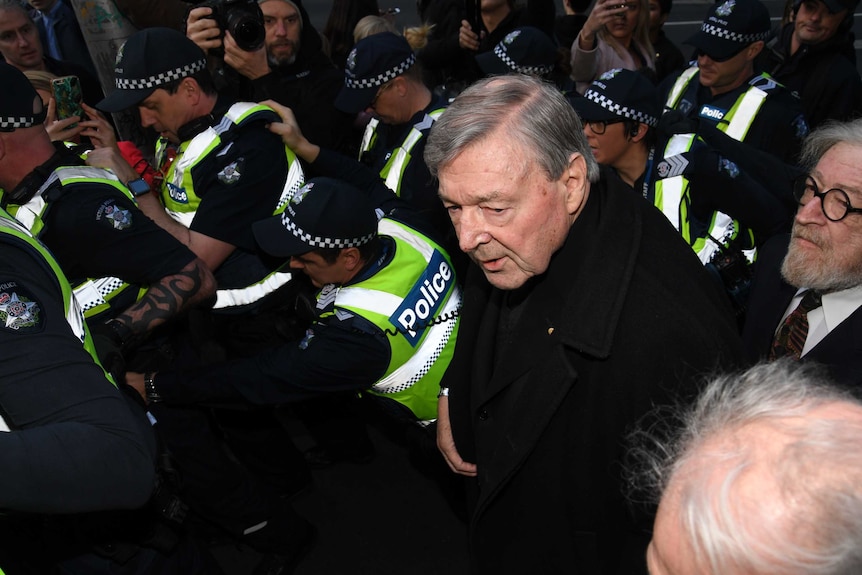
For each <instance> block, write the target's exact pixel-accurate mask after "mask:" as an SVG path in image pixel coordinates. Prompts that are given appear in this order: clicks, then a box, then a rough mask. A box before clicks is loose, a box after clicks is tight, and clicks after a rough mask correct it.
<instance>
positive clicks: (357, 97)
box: [306, 32, 451, 233]
mask: <svg viewBox="0 0 862 575" xmlns="http://www.w3.org/2000/svg"><path fill="white" fill-rule="evenodd" d="M335 106H336V107H337V108H339V109H341V110H343V111H345V112H348V113H350V114H357V113H359V112H363V111H367V112H370V113H371V114H372V115H373V117H372V119H371V120H370V121H369V122H368V125H367V126H366V128H365V133H364V134H363V136H362V144H361V146H360V150H359V160H360V161H361V162H362V163H364V164H365V165H367V166H369V167H370V168H371V169H372V170H374V171H375V172H376V173H378V174H379V176H380V179H381V180H383V182H384V183H385V184H386V186H387V187H388V188H389V189H390V190H392V191H393V192H395V194H396V195H398V196H399V197H401V198H403V199H404V200H406V201H408V202H410V203H412V204H413V205H414V206H416V207H418V208H419V209H421V210H423V211H424V212H426V216H427V217H428V218H429V219H431V220H432V222H433V223H434V225H435V226H437V227H438V229H440V230H441V233H444V232H445V231H447V230H449V229H450V228H451V224H450V223H449V221H448V219H449V218H448V215H447V214H446V211H445V210H444V209H443V204H442V203H441V202H440V199H439V198H438V197H437V184H436V182H435V180H434V178H432V177H431V174H430V173H429V172H428V168H427V167H426V166H425V160H424V158H423V157H422V156H423V153H424V150H425V139H426V137H427V135H428V132H429V131H430V130H431V126H433V125H434V122H435V121H436V120H437V118H439V117H440V114H442V113H443V111H444V110H445V109H446V101H445V100H444V99H443V98H442V97H435V96H434V95H432V93H431V91H430V90H429V89H428V88H427V87H426V86H425V84H424V83H423V82H422V72H421V70H420V68H419V66H418V65H417V64H416V56H415V54H414V53H413V49H412V48H410V45H409V44H408V43H407V40H405V39H404V37H403V36H400V35H398V34H393V33H391V32H384V33H382V34H374V35H372V36H369V37H367V38H363V39H362V40H360V41H359V42H357V43H356V45H355V46H354V47H353V49H352V50H351V51H350V54H349V55H348V56H347V66H346V68H345V70H344V86H343V87H342V89H341V91H340V92H339V93H338V97H337V98H336V99H335ZM315 143H317V142H315ZM306 160H308V159H307V158H306ZM313 166H314V168H315V169H316V170H318V173H320V174H324V175H327V176H333V175H339V174H338V172H337V166H335V167H329V165H328V164H327V163H325V162H322V163H315V164H313Z"/></svg>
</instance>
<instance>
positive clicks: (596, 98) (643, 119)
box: [584, 90, 658, 128]
mask: <svg viewBox="0 0 862 575" xmlns="http://www.w3.org/2000/svg"><path fill="white" fill-rule="evenodd" d="M584 97H585V98H586V99H587V100H590V101H591V102H595V103H596V104H598V105H599V106H601V107H602V108H604V109H605V110H608V111H609V112H613V113H614V114H616V115H617V116H622V117H623V118H628V119H629V120H635V121H637V122H640V123H642V124H646V125H647V126H652V127H653V128H654V127H656V126H657V125H658V118H656V117H655V116H650V115H649V114H645V113H643V112H640V111H638V110H633V109H632V108H629V107H627V106H623V105H620V104H617V103H616V102H614V101H613V100H611V99H610V98H608V97H607V96H605V95H604V94H601V93H599V92H596V91H595V90H587V93H586V94H584Z"/></svg>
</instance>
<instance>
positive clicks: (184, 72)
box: [116, 58, 207, 90]
mask: <svg viewBox="0 0 862 575" xmlns="http://www.w3.org/2000/svg"><path fill="white" fill-rule="evenodd" d="M206 64H207V61H206V59H203V58H202V59H200V60H198V61H196V62H192V63H191V64H186V65H185V66H180V67H179V68H174V69H173V70H168V71H167V72H162V73H161V74H156V75H154V76H150V77H148V78H119V77H118V78H117V80H116V84H117V89H119V90H142V89H145V88H158V87H159V86H162V85H164V84H167V83H168V82H173V81H174V80H179V79H180V78H185V77H186V76H191V75H192V74H194V73H196V72H200V71H201V70H203V69H204V67H205V66H206Z"/></svg>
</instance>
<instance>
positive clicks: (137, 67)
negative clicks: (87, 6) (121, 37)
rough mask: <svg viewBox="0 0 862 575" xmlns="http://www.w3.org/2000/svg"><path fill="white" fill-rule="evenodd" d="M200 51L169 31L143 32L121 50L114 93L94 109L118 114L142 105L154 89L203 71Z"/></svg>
mask: <svg viewBox="0 0 862 575" xmlns="http://www.w3.org/2000/svg"><path fill="white" fill-rule="evenodd" d="M206 63H207V59H206V54H204V52H203V50H201V49H200V48H198V46H197V45H196V44H195V43H194V42H192V41H191V40H189V39H188V38H186V37H185V35H183V34H182V33H181V32H178V31H177V30H173V29H171V28H144V29H143V30H141V31H140V32H136V33H135V34H133V35H132V36H130V37H129V39H128V40H126V42H125V44H123V45H122V46H120V50H119V51H118V52H117V60H116V64H115V65H114V75H115V83H116V87H117V89H116V90H114V91H113V92H111V94H110V95H109V96H108V97H107V98H105V99H104V100H102V101H101V102H99V104H98V105H97V106H96V107H97V108H99V109H100V110H102V111H105V112H120V111H122V110H126V109H128V108H131V107H132V106H136V105H138V104H140V103H141V101H143V100H144V99H145V98H147V97H148V96H149V95H150V94H152V93H153V92H155V90H156V88H158V87H159V86H162V85H164V84H167V83H169V82H173V81H174V80H179V79H180V78H185V77H187V76H191V75H192V74H194V73H196V72H199V71H201V70H203V69H204V68H205V67H206Z"/></svg>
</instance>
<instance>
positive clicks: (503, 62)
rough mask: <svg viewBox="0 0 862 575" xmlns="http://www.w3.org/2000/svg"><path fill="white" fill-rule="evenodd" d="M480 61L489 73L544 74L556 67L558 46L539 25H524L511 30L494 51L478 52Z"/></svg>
mask: <svg viewBox="0 0 862 575" xmlns="http://www.w3.org/2000/svg"><path fill="white" fill-rule="evenodd" d="M476 62H477V63H478V64H479V67H480V68H482V71H483V72H485V74H488V75H494V74H509V73H511V72H518V73H520V74H531V75H533V76H544V75H545V74H547V73H548V72H550V71H551V70H553V69H554V64H556V62H557V46H556V45H555V44H554V41H553V40H551V39H550V38H549V37H548V35H547V34H545V33H544V32H542V31H541V30H539V29H538V28H533V27H532V26H524V27H523V28H516V29H515V30H512V31H511V32H509V33H508V34H507V35H506V37H505V38H503V39H502V40H501V41H500V42H499V43H498V44H497V45H496V46H495V47H494V51H493V52H484V53H482V54H479V55H478V56H476Z"/></svg>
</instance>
